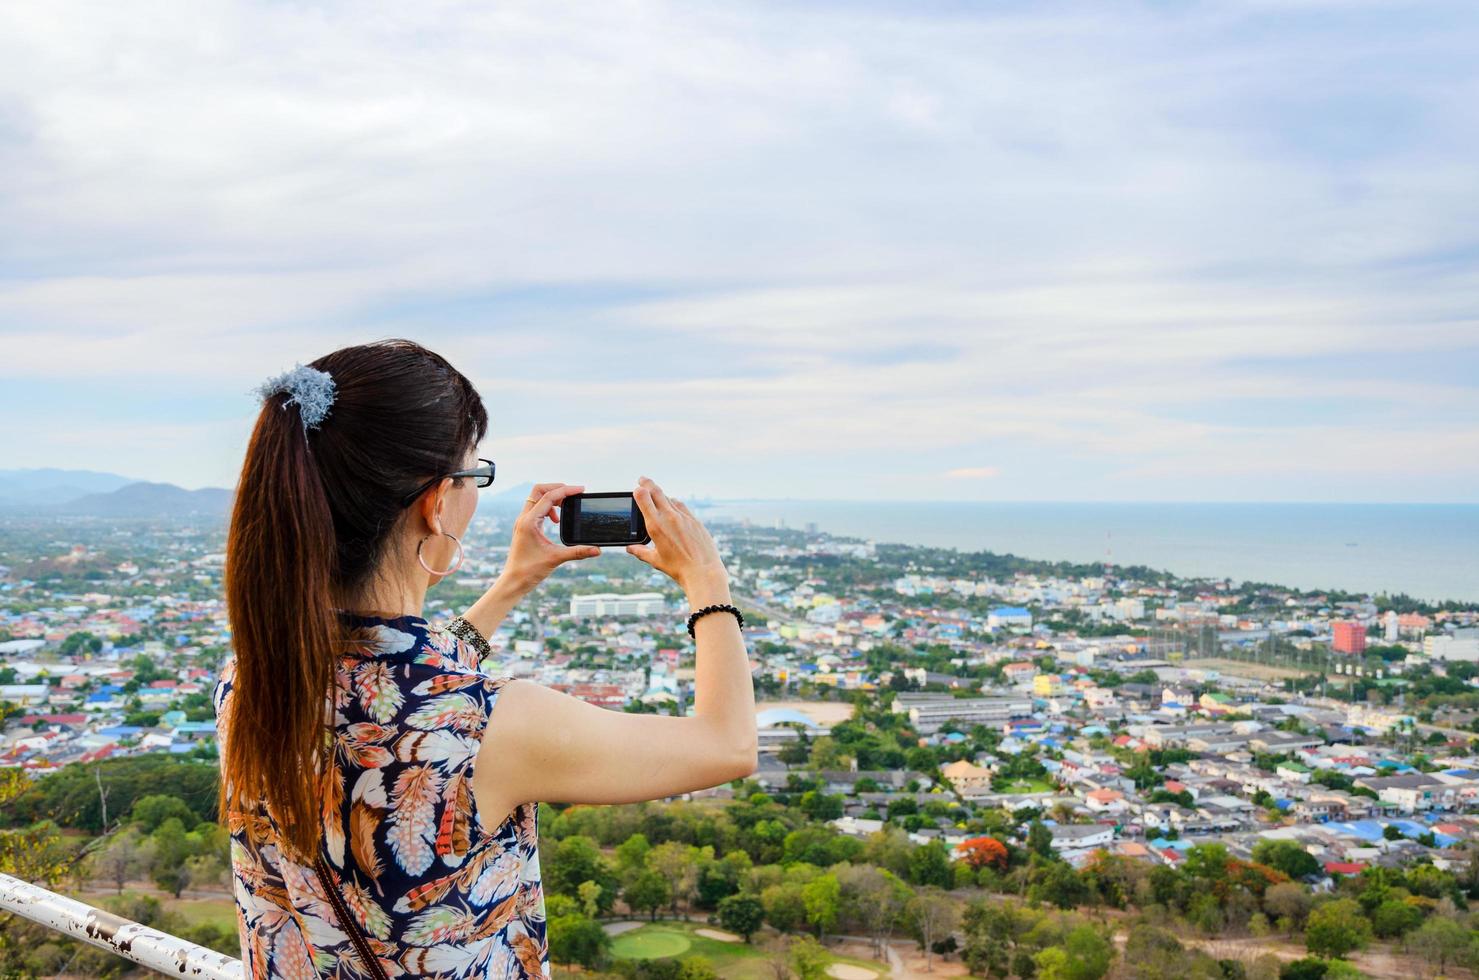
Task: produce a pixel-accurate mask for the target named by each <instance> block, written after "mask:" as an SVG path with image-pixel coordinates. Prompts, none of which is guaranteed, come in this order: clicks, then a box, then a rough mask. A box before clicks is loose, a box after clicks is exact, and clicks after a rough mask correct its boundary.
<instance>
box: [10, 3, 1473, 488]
mask: <svg viewBox="0 0 1479 980" xmlns="http://www.w3.org/2000/svg"><path fill="white" fill-rule="evenodd" d="M1476 39H1479V22H1476V19H1475V18H1474V16H1473V10H1472V8H1471V7H1469V6H1467V5H1458V4H1453V5H1417V6H1414V5H1393V6H1390V7H1389V6H1386V5H1372V4H1364V3H1354V2H1353V3H1348V4H1346V3H1330V4H1324V5H1322V6H1321V7H1320V8H1319V10H1318V12H1308V11H1305V10H1303V9H1299V8H1290V7H1287V6H1283V5H1278V4H1263V3H1244V4H1234V5H1191V6H1183V7H1175V8H1171V7H1159V8H1157V7H1147V6H1144V5H1139V4H1128V3H1124V4H1118V3H1111V4H1101V3H1089V2H1084V3H1069V4H1055V5H1051V6H1047V5H1019V6H996V7H991V8H989V9H988V8H982V9H971V10H966V9H963V8H952V9H930V8H929V7H928V6H915V5H898V6H894V7H888V6H882V5H875V6H870V7H866V8H865V7H859V6H855V5H829V6H823V7H800V8H798V7H795V6H786V5H772V4H724V5H702V4H697V5H695V4H672V3H664V2H656V0H652V2H636V0H633V2H619V3H613V4H589V5H584V4H582V5H569V6H550V5H548V4H537V5H536V4H506V5H499V6H498V7H496V8H493V7H488V6H486V5H482V4H472V3H430V4H415V5H404V4H400V5H397V4H387V3H372V4H358V3H356V4H350V3H342V2H331V3H323V4H315V5H306V6H305V5H288V4H270V3H262V2H246V0H240V2H238V0H207V2H202V3H189V4H186V3H174V2H163V0H157V2H144V3H137V4H128V5H124V6H112V7H108V6H104V7H97V6H92V5H80V4H74V3H67V2H58V3H47V4H13V5H9V6H7V7H4V8H0V166H3V168H4V171H5V173H6V175H7V180H6V182H5V186H4V187H3V188H0V227H5V228H6V229H7V231H8V232H9V234H7V235H6V236H4V237H3V238H0V262H3V264H4V272H5V274H4V276H3V277H0V344H3V345H4V356H3V358H0V378H5V379H9V380H10V381H11V382H15V381H17V380H20V379H29V380H31V381H35V380H40V379H50V380H53V381H55V382H56V383H57V384H59V385H64V384H66V383H68V382H71V381H78V380H80V381H84V382H85V383H87V384H88V385H90V386H93V387H95V388H96V387H98V386H103V385H106V384H107V383H108V382H109V380H110V379H115V378H119V377H124V376H126V377H128V378H130V379H140V378H153V379H157V380H158V381H159V382H161V386H162V387H163V388H164V390H168V385H169V382H170V381H171V379H180V378H187V377H188V378H189V379H192V383H209V384H212V385H215V386H216V387H217V390H219V391H242V392H244V391H246V390H247V389H248V388H249V387H250V386H251V385H252V384H254V383H255V382H257V381H258V380H260V379H261V378H262V377H264V376H266V375H267V374H270V373H275V372H276V371H279V370H282V369H283V368H284V367H286V366H289V365H290V364H291V363H293V362H294V361H297V360H306V359H308V358H310V357H312V356H316V355H317V354H318V353H321V352H323V351H326V350H329V349H332V348H333V347H337V346H340V345H343V344H348V343H354V342H357V341H361V340H367V339H371V338H372V337H380V336H394V335H410V336H414V337H416V338H418V339H421V340H423V341H424V342H426V343H428V344H429V345H431V346H434V347H436V348H437V349H438V350H441V351H443V352H444V353H446V354H447V356H449V357H450V358H451V359H452V360H453V362H454V363H457V364H458V365H459V366H461V367H463V369H464V370H465V371H467V372H468V373H469V375H471V376H472V377H474V379H475V380H476V381H477V383H478V384H479V386H480V388H482V390H483V391H484V394H485V396H487V398H488V400H489V402H490V405H489V407H490V412H491V414H492V415H493V416H494V420H495V425H494V433H495V435H494V438H495V440H501V443H498V444H500V445H501V446H502V448H503V449H504V450H505V452H506V456H505V458H506V459H508V460H510V461H512V463H513V464H514V468H513V470H512V471H513V472H518V471H529V472H531V473H533V472H534V471H539V472H538V473H536V474H535V475H536V476H537V477H538V478H544V477H547V476H558V474H560V473H574V472H576V471H582V472H589V473H593V474H596V475H597V476H604V477H605V478H607V479H616V478H617V477H618V476H620V475H622V474H625V473H626V471H627V470H628V469H632V468H633V466H634V461H635V460H639V459H644V458H645V459H648V460H651V459H654V458H656V459H659V460H671V461H672V462H671V463H670V464H669V465H671V466H673V467H675V468H676V469H677V471H678V475H679V478H680V479H686V480H688V481H689V482H690V483H691V485H692V487H693V489H694V491H695V492H703V493H714V494H726V493H730V494H733V493H743V492H748V493H750V494H753V495H764V494H775V493H794V494H796V495H809V494H810V495H826V494H832V495H842V496H868V495H872V494H886V493H890V492H894V491H896V490H897V489H898V488H901V487H905V486H908V485H909V483H910V481H911V480H914V479H915V478H916V475H917V474H919V473H935V474H939V473H947V472H950V471H970V470H974V469H977V467H971V466H961V465H959V464H960V463H961V462H962V461H969V460H974V459H982V458H985V459H991V460H993V466H992V467H990V469H993V470H996V471H997V475H995V476H994V477H993V478H991V479H990V480H980V481H978V482H979V485H980V487H981V490H982V492H983V493H984V492H987V491H988V490H989V492H990V493H992V494H1000V495H1004V496H1007V497H1022V496H1039V497H1060V498H1061V497H1070V498H1071V497H1083V496H1095V495H1106V496H1131V497H1158V496H1171V497H1195V496H1198V495H1202V494H1203V493H1204V484H1203V483H1202V479H1203V477H1204V476H1205V475H1206V474H1209V473H1216V474H1227V475H1232V476H1236V475H1237V474H1243V475H1244V477H1245V479H1243V481H1242V482H1241V483H1240V485H1239V487H1238V489H1239V492H1240V493H1245V494H1247V495H1249V496H1254V497H1278V496H1280V495H1282V494H1284V493H1286V492H1288V491H1287V488H1288V486H1289V483H1288V481H1287V480H1285V479H1283V478H1281V472H1284V473H1287V472H1288V471H1289V470H1290V469H1297V470H1299V472H1300V474H1301V475H1300V478H1299V485H1300V488H1301V489H1300V491H1299V493H1300V495H1304V496H1310V495H1313V496H1316V497H1320V496H1328V497H1356V498H1361V497H1370V496H1376V497H1381V496H1386V497H1399V498H1400V497H1408V498H1420V497H1437V498H1443V497H1448V498H1453V497H1455V496H1456V495H1459V494H1463V495H1464V496H1466V497H1467V498H1472V496H1473V491H1472V486H1473V483H1472V479H1471V477H1472V476H1473V468H1472V467H1473V464H1472V463H1470V462H1469V460H1471V459H1473V458H1474V456H1473V453H1472V449H1473V441H1472V438H1473V437H1472V436H1471V435H1470V434H1469V433H1471V432H1473V431H1475V429H1476V426H1475V422H1476V421H1479V396H1476V389H1475V387H1474V386H1473V384H1472V383H1471V380H1470V381H1466V380H1463V379H1461V378H1457V377H1455V375H1454V373H1453V372H1452V371H1451V368H1452V366H1453V365H1456V364H1468V365H1470V366H1471V367H1472V366H1475V365H1476V362H1479V340H1476V338H1479V323H1476V316H1475V314H1474V312H1473V311H1474V310H1476V309H1479V272H1476V262H1475V258H1476V249H1475V246H1474V244H1473V231H1472V229H1473V228H1474V227H1476V223H1479V222H1476V219H1479V198H1476V196H1475V195H1474V194H1473V193H1472V189H1473V186H1474V176H1475V174H1474V166H1473V162H1472V161H1473V160H1474V159H1476V158H1479V128H1476V127H1475V126H1474V125H1473V123H1474V115H1473V106H1474V105H1479V98H1476V97H1479V69H1476V67H1475V65H1474V63H1473V61H1472V58H1471V57H1470V54H1471V51H1472V48H1473V44H1474V42H1475V40H1476ZM526 293H529V294H532V298H525V299H522V300H520V299H518V297H520V296H521V295H524V294H526ZM510 297H513V299H510ZM572 341H578V342H579V344H578V346H581V347H583V348H585V349H588V350H592V351H596V352H599V353H600V354H601V355H604V356H597V357H596V358H595V359H594V360H593V361H588V362H582V364H581V365H580V366H579V367H578V368H577V367H576V366H574V365H571V364H569V363H567V362H566V361H565V360H564V352H565V351H566V350H568V349H569V348H570V347H571V346H572ZM1413 358H1430V359H1431V360H1432V363H1433V364H1434V365H1435V366H1436V368H1437V369H1439V370H1437V371H1436V372H1435V373H1436V374H1438V376H1437V377H1433V378H1428V377H1423V376H1422V374H1421V372H1417V371H1415V370H1414V368H1413V361H1412V359H1413ZM1389 361H1390V362H1392V363H1393V364H1394V365H1400V367H1394V368H1393V373H1391V374H1390V375H1387V374H1384V373H1383V371H1381V370H1380V368H1379V366H1380V365H1381V364H1383V363H1386V362H1389ZM1279 365H1286V366H1287V368H1280V369H1279V370H1274V368H1275V367H1276V366H1279ZM1321 365H1325V367H1323V368H1322V367H1320V366H1321ZM1352 365H1355V368H1353V367H1352ZM1363 365H1366V366H1363ZM1442 369H1449V370H1448V373H1444V370H1442ZM1470 378H1472V372H1471V373H1470ZM656 379H663V380H662V381H661V382H659V381H658V380H656ZM185 390H186V391H193V390H194V389H185ZM0 397H3V396H0ZM181 397H182V404H181V406H180V417H182V418H184V417H190V416H191V415H192V414H193V411H194V409H193V406H192V405H191V404H187V403H184V402H188V399H189V398H190V397H191V396H190V395H188V394H185V393H184V392H183V391H182V395H181ZM1372 402H1377V403H1379V404H1380V405H1381V406H1383V411H1382V412H1374V411H1368V410H1367V409H1366V408H1365V407H1364V406H1366V405H1368V404H1370V403H1372ZM1257 406H1263V408H1258V407H1257ZM1345 406H1349V411H1350V413H1351V415H1352V417H1351V418H1348V419H1341V418H1339V417H1338V416H1339V415H1340V413H1341V412H1342V411H1343V410H1344V407H1345ZM1286 407H1287V413H1284V414H1285V416H1286V417H1283V418H1281V417H1278V415H1279V413H1280V412H1282V411H1283V409H1284V408H1286ZM21 408H22V407H21V406H18V407H17V409H16V411H20V410H21ZM250 410H251V406H250V405H249V404H248V403H247V402H246V401H243V402H242V404H241V412H240V413H239V414H235V415H233V416H232V417H233V418H234V419H235V421H234V422H231V423H222V424H224V425H232V424H234V425H236V426H238V427H239V431H240V435H239V437H237V439H236V440H235V443H233V444H238V443H244V441H245V428H246V426H247V425H248V424H249V422H250ZM66 411H67V408H66V402H65V401H64V400H61V399H59V400H58V401H57V402H56V406H55V408H48V410H47V413H46V414H47V415H48V416H55V415H57V413H58V412H61V413H65V412H66ZM1322 413H1323V414H1322ZM11 414H12V410H11V409H10V408H9V407H8V408H7V416H10V415H11ZM226 414H227V415H231V414H232V413H230V412H227V413H226ZM1332 415H1333V416H1337V417H1333V418H1332V417H1331V416H1332ZM27 418H29V416H27ZM91 422H92V420H90V419H87V418H79V417H75V416H66V415H63V416H62V417H59V418H52V417H48V418H47V419H45V420H44V421H39V422H37V423H35V424H34V425H33V424H30V423H29V422H28V424H27V425H26V426H23V427H15V431H12V432H11V433H10V434H8V435H6V436H4V437H3V441H0V449H4V450H5V451H6V452H7V453H8V454H9V455H10V456H11V458H21V459H28V460H30V461H33V462H34V463H35V465H42V464H44V463H60V464H66V463H67V462H68V460H65V459H56V458H54V455H52V450H51V449H50V448H48V447H49V443H48V439H49V436H48V433H52V432H54V431H56V432H62V433H63V434H65V433H68V432H73V433H86V432H87V431H89V428H90V425H91ZM162 424H166V425H167V424H169V420H164V421H163V423H162ZM151 433H152V435H151ZM205 437H206V436H205V434H204V433H202V434H201V435H200V436H199V437H198V438H205ZM211 437H212V438H218V439H219V438H220V432H219V431H217V430H212V435H211ZM721 437H722V438H721ZM189 438H190V437H189V435H188V434H180V435H179V436H178V437H165V436H164V435H162V434H161V433H160V432H156V431H155V430H152V429H148V428H145V429H140V430H138V434H137V436H136V437H135V438H133V439H132V440H129V439H127V438H124V439H123V440H122V441H120V442H118V443H117V444H118V445H119V446H124V445H127V446H128V449H129V452H130V454H132V455H131V458H137V459H142V458H145V457H147V456H148V455H149V453H150V450H149V446H150V445H154V444H156V442H157V444H158V446H159V447H160V448H158V449H157V450H156V451H155V452H156V454H157V455H156V458H155V459H154V460H153V461H152V463H151V468H153V469H154V470H156V471H158V472H164V473H170V474H172V476H173V478H175V479H177V480H179V481H180V482H183V483H185V484H186V485H198V484H199V483H200V482H214V483H218V484H220V483H229V482H230V480H231V479H232V478H233V476H234V474H233V473H232V472H231V468H230V464H229V461H228V462H227V463H226V464H222V465H221V467H220V472H218V473H217V474H216V475H215V476H214V477H213V478H211V479H209V481H207V480H205V479H202V478H199V477H196V476H195V474H196V473H197V472H198V470H197V468H191V467H186V466H184V465H182V464H180V463H179V462H177V460H178V459H179V457H180V456H181V455H188V454H182V453H181V452H180V451H179V448H180V445H181V441H180V440H182V439H184V440H186V441H187V443H188V440H189ZM68 444H69V443H67V442H65V441H63V442H62V443H59V445H62V446H65V445H68ZM165 447H167V448H168V451H166V448H165ZM196 452H197V455H206V456H210V457H211V458H215V459H219V458H221V456H222V453H221V452H220V451H219V449H214V448H213V449H209V450H207V449H206V448H204V447H200V446H197V450H196ZM228 455H229V454H228ZM120 458H122V453H121V450H120ZM500 462H501V464H502V463H503V460H500ZM171 467H175V469H171ZM637 468H640V467H637ZM649 468H651V467H650V466H649ZM607 474H609V475H607ZM839 475H840V476H839ZM864 475H866V476H864ZM1356 477H1360V479H1359V480H1358V479H1355V478H1356ZM592 478H595V477H592ZM622 478H623V479H625V478H626V477H625V476H622ZM839 479H841V480H842V481H843V482H842V483H841V484H839ZM1463 487H1468V488H1469V489H1467V490H1463V489H1461V488H1463ZM973 488H974V487H973ZM954 489H956V490H957V491H958V490H959V489H960V486H959V485H957V486H956V487H954Z"/></svg>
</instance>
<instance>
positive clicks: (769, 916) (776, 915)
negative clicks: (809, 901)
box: [760, 881, 807, 932]
mask: <svg viewBox="0 0 1479 980" xmlns="http://www.w3.org/2000/svg"><path fill="white" fill-rule="evenodd" d="M760 904H761V905H763V906H764V907H765V921H766V922H769V923H770V924H771V926H773V927H774V928H776V929H779V930H780V931H781V932H792V931H794V930H796V929H799V928H800V927H801V926H802V925H804V924H805V923H806V921H807V918H806V899H805V897H804V896H803V895H802V886H801V885H800V884H798V883H797V882H794V881H787V882H780V883H778V884H774V885H769V886H767V887H766V888H764V889H762V890H761V892H760Z"/></svg>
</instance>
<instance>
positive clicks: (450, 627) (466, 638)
mask: <svg viewBox="0 0 1479 980" xmlns="http://www.w3.org/2000/svg"><path fill="white" fill-rule="evenodd" d="M446 629H447V632H448V633H451V634H452V635H453V636H455V637H457V638H459V639H460V640H462V641H463V642H464V643H466V644H467V645H468V646H470V647H472V648H473V649H474V650H476V651H477V653H478V660H479V661H480V662H481V661H482V660H483V658H485V657H489V656H492V654H493V648H492V647H491V646H489V645H488V641H487V640H486V639H484V638H483V634H481V633H479V632H478V628H477V627H476V626H474V625H473V624H472V623H469V622H468V621H467V620H466V619H464V618H463V617H461V616H458V617H457V618H456V619H454V620H452V621H451V622H450V623H448V624H447V626H446Z"/></svg>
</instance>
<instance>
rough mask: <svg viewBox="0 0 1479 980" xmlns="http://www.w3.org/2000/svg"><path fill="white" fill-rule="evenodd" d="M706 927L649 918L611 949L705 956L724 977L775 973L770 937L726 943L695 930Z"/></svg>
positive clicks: (878, 968)
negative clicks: (644, 923) (771, 960)
mask: <svg viewBox="0 0 1479 980" xmlns="http://www.w3.org/2000/svg"><path fill="white" fill-rule="evenodd" d="M703 928H712V927H706V926H705V925H704V924H703V923H701V922H671V921H664V922H650V923H647V924H646V925H643V926H641V927H640V928H637V929H632V930H630V931H629V932H624V933H621V934H620V935H618V936H615V937H613V938H612V940H611V951H612V953H613V954H614V955H615V956H618V957H620V958H622V959H642V960H645V959H662V958H665V957H669V956H675V957H683V956H695V955H696V956H702V957H703V958H704V959H705V960H707V961H708V962H709V963H710V964H712V965H713V967H714V969H715V970H717V971H718V973H719V975H720V976H721V977H723V978H724V980H767V978H770V977H772V976H773V975H774V974H773V973H772V972H771V969H770V965H769V963H768V962H767V955H768V949H767V945H768V944H767V941H766V940H765V939H764V938H763V937H760V936H756V937H755V941H754V943H752V944H748V945H747V944H745V943H726V942H720V941H719V940H717V939H709V938H708V937H706V936H700V935H698V934H697V933H695V931H694V930H695V929H703ZM832 959H833V962H837V963H850V964H852V965H854V966H860V967H863V968H864V969H867V970H871V971H872V972H873V973H874V974H875V975H880V974H882V973H885V972H887V971H886V968H884V967H883V966H882V965H881V964H879V963H872V962H869V961H868V960H860V959H855V958H853V957H850V956H834V957H833V958H832Z"/></svg>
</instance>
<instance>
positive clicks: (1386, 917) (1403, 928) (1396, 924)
mask: <svg viewBox="0 0 1479 980" xmlns="http://www.w3.org/2000/svg"><path fill="white" fill-rule="evenodd" d="M1422 922H1423V910H1422V908H1421V907H1419V906H1417V905H1414V904H1413V903H1411V902H1405V901H1403V900H1402V899H1399V898H1389V899H1387V900H1386V901H1384V902H1382V903H1381V904H1380V905H1378V906H1377V907H1376V909H1375V910H1374V911H1373V912H1372V913H1371V930H1372V931H1373V932H1375V933H1376V934H1377V935H1378V936H1380V937H1381V938H1382V939H1395V938H1397V937H1398V936H1400V935H1402V934H1403V933H1405V932H1409V931H1410V930H1413V929H1416V928H1417V927H1418V926H1420V925H1422Z"/></svg>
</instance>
